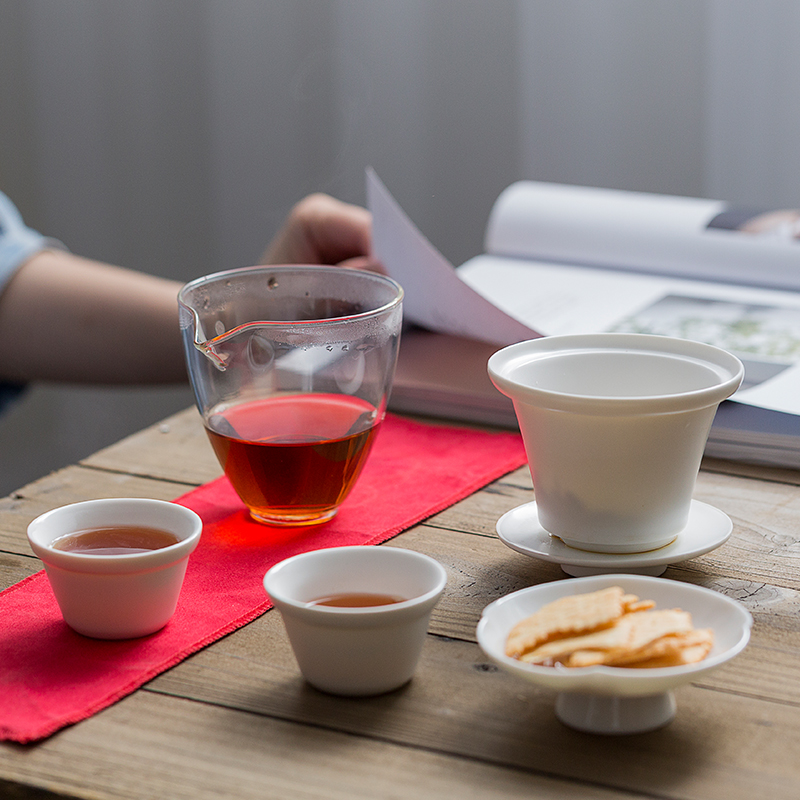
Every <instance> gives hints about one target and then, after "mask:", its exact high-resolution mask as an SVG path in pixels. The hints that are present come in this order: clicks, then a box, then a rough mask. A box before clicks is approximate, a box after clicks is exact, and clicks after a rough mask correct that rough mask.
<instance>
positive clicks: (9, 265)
mask: <svg viewBox="0 0 800 800" xmlns="http://www.w3.org/2000/svg"><path fill="white" fill-rule="evenodd" d="M48 247H57V248H60V249H63V247H64V246H63V245H62V244H60V243H59V242H56V241H54V240H53V239H48V238H46V237H44V236H42V234H41V233H38V232H37V231H35V230H32V229H31V228H29V227H27V226H26V225H25V223H24V222H23V220H22V217H21V216H20V213H19V211H17V208H16V206H15V205H14V204H13V203H12V202H11V200H9V199H8V197H6V195H4V194H3V193H2V192H0V292H2V290H3V289H4V288H5V286H6V284H7V283H8V282H9V281H10V280H11V278H12V276H13V275H14V273H15V272H16V271H17V269H18V268H19V267H20V266H22V264H23V263H24V262H25V261H27V260H28V259H29V258H30V257H31V256H33V255H35V254H36V253H38V252H39V251H40V250H45V249H47V248H48Z"/></svg>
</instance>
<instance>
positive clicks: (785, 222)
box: [485, 181, 800, 290]
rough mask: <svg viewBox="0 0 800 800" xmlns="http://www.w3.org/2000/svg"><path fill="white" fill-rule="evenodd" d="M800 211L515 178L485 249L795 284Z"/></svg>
mask: <svg viewBox="0 0 800 800" xmlns="http://www.w3.org/2000/svg"><path fill="white" fill-rule="evenodd" d="M798 237H800V212H798V211H795V210H787V211H780V212H771V211H763V210H759V209H737V208H734V207H730V206H729V205H727V204H726V203H724V202H722V201H718V200H703V199H697V198H689V197H673V196H668V195H657V194H647V193H643V192H628V191H620V190H614V189H598V188H592V187H581V186H568V185H562V184H552V183H540V182H536V181H520V182H518V183H515V184H512V185H511V186H510V187H508V188H507V189H506V190H505V191H504V192H503V193H502V194H501V195H500V197H499V198H498V199H497V201H496V203H495V205H494V207H493V209H492V212H491V215H490V218H489V222H488V226H487V231H486V240H485V244H486V252H487V253H489V254H493V255H504V256H512V257H518V258H535V259H539V260H544V261H553V262H558V263H567V264H584V265H593V266H601V267H605V268H610V269H617V270H627V271H633V272H645V273H657V274H664V275H671V276H675V277H688V278H692V279H700V280H708V281H721V282H724V283H737V284H745V285H753V286H763V287H770V288H778V289H790V290H798V289H800V241H799V240H798Z"/></svg>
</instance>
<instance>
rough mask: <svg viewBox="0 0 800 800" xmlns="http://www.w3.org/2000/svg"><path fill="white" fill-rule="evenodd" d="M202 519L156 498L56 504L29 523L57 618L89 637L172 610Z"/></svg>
mask: <svg viewBox="0 0 800 800" xmlns="http://www.w3.org/2000/svg"><path fill="white" fill-rule="evenodd" d="M202 530H203V522H202V520H201V519H200V517H199V516H198V515H197V514H195V513H194V511H191V510H190V509H188V508H184V507H183V506H180V505H177V504H176V503H168V502H165V501H163V500H151V499H142V498H108V499H102V500H88V501H85V502H82V503H73V504H72V505H67V506H62V507H60V508H56V509H53V510H52V511H48V512H47V513H45V514H42V515H41V516H39V517H37V518H36V519H35V520H33V522H31V523H30V525H29V526H28V542H29V543H30V546H31V549H32V550H33V552H34V553H35V554H36V555H37V556H38V557H39V558H40V559H41V560H42V562H43V563H44V568H45V571H46V573H47V577H48V579H49V581H50V585H51V586H52V589H53V594H54V595H55V597H56V601H57V602H58V605H59V608H60V609H61V614H62V616H63V617H64V621H65V622H66V623H67V625H69V626H70V627H71V628H72V629H73V630H75V631H77V632H78V633H81V634H83V635H85V636H91V637H93V638H96V639H133V638H136V637H139V636H147V635H148V634H151V633H155V632H156V631H158V630H160V629H161V628H163V627H164V626H165V625H166V624H167V622H168V621H169V620H170V618H171V617H172V615H173V614H174V612H175V608H176V606H177V603H178V596H179V595H180V591H181V587H182V585H183V578H184V575H185V573H186V566H187V563H188V561H189V555H190V554H191V553H192V552H193V551H194V549H195V548H196V547H197V545H198V543H199V541H200V534H201V533H202Z"/></svg>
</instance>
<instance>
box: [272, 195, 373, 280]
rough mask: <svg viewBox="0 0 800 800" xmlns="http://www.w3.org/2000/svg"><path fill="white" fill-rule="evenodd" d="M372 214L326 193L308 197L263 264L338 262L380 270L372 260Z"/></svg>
mask: <svg viewBox="0 0 800 800" xmlns="http://www.w3.org/2000/svg"><path fill="white" fill-rule="evenodd" d="M371 234H372V217H371V215H370V213H369V211H367V210H366V209H365V208H361V207H360V206H355V205H351V204H350V203H343V202H342V201H341V200H336V199H335V198H333V197H330V196H328V195H326V194H311V195H308V197H305V198H304V199H303V200H301V201H300V202H299V203H297V205H295V206H294V208H293V209H292V210H291V212H290V213H289V216H288V217H287V218H286V221H285V222H284V224H283V227H282V228H281V230H280V231H278V233H277V234H276V236H275V238H274V239H273V240H272V242H270V244H269V246H268V247H267V249H266V250H265V251H264V254H263V255H262V257H261V263H262V264H339V265H341V266H347V267H358V268H362V269H379V268H378V267H377V266H376V264H375V263H374V262H373V261H372V260H371V259H370V244H371Z"/></svg>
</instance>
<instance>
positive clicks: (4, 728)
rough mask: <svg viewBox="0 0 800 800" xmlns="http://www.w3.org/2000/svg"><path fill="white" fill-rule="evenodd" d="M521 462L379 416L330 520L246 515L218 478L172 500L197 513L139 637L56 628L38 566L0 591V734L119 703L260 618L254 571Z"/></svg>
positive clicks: (477, 443)
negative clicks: (198, 527)
mask: <svg viewBox="0 0 800 800" xmlns="http://www.w3.org/2000/svg"><path fill="white" fill-rule="evenodd" d="M524 463H525V452H524V449H523V446H522V440H521V438H520V436H519V435H518V434H516V433H486V432H482V431H475V430H467V429H461V428H451V427H445V426H440V425H425V424H421V423H417V422H412V421H410V420H406V419H402V418H399V417H394V416H392V415H389V416H387V418H386V421H385V422H384V424H383V425H382V429H381V431H380V434H379V435H378V438H377V440H376V442H375V446H374V449H373V451H372V453H371V455H370V458H369V461H368V462H367V465H366V467H365V469H364V472H363V473H362V475H361V478H360V479H359V482H358V483H357V484H356V487H355V489H354V490H353V492H352V494H351V495H350V497H349V498H348V499H347V500H346V501H345V503H344V504H343V505H342V507H341V509H340V511H339V513H338V515H337V516H336V517H335V518H334V519H333V520H332V521H331V522H329V523H327V524H325V525H321V526H319V527H317V528H314V527H311V528H307V527H306V528H285V529H281V528H270V527H267V526H264V525H260V524H258V523H256V522H253V521H252V520H251V519H250V517H249V516H248V514H247V512H246V510H245V508H244V506H243V505H242V503H241V501H240V500H239V498H238V497H237V496H236V494H235V492H234V491H233V489H232V488H231V486H230V484H229V483H228V481H227V479H226V478H219V479H217V480H216V481H213V482H211V483H209V484H207V485H205V486H201V487H200V488H198V489H195V490H194V491H191V492H189V493H188V494H186V495H184V496H183V497H180V498H178V499H177V500H176V501H175V502H177V503H181V504H182V505H185V506H187V507H189V508H191V509H193V510H194V511H196V512H197V513H198V514H199V515H200V516H201V517H202V519H203V523H204V527H203V535H202V538H201V541H200V544H199V546H198V547H197V549H196V550H195V552H194V553H193V554H192V556H191V558H190V560H189V567H188V569H187V571H186V579H185V581H184V585H183V590H182V592H181V597H180V600H179V603H178V608H177V610H176V612H175V616H174V617H173V618H172V620H170V622H169V623H168V624H167V626H166V627H165V628H163V629H162V630H161V631H159V632H158V633H155V634H152V635H151V636H146V637H143V638H141V639H129V640H125V641H118V642H114V641H100V640H95V639H89V638H87V637H84V636H81V635H80V634H77V633H75V632H73V631H72V630H71V629H70V628H69V627H67V625H66V624H65V623H64V621H63V619H62V617H61V614H60V612H59V609H58V605H57V604H56V601H55V598H54V597H53V594H52V591H51V589H50V583H49V581H48V580H47V577H46V575H45V574H44V572H43V571H42V572H39V573H37V574H35V575H32V576H30V577H29V578H26V579H25V580H23V581H21V582H20V583H18V584H16V585H14V586H12V587H10V588H9V589H6V590H5V591H4V592H2V593H0V626H1V627H0V630H2V634H0V739H10V740H14V741H17V742H30V741H34V740H36V739H41V738H44V737H46V736H49V735H50V734H52V733H54V732H55V731H57V730H58V729H59V728H62V727H63V726H65V725H68V724H71V723H74V722H78V721H79V720H81V719H84V718H86V717H88V716H90V715H92V714H94V713H96V712H97V711H99V710H101V709H103V708H105V707H106V706H108V705H110V704H111V703H113V702H115V701H116V700H119V699H120V698H122V697H124V696H125V695H127V694H129V693H130V692H132V691H133V690H134V689H136V688H138V687H139V686H141V685H142V684H143V683H145V682H146V681H148V680H150V679H151V678H153V677H155V676H156V675H158V674H159V673H160V672H163V671H164V670H166V669H168V668H169V667H171V666H173V665H174V664H177V663H178V662H179V661H181V660H182V659H184V658H186V656H188V655H190V654H191V653H193V652H195V651H197V650H199V649H200V648H202V647H204V646H205V645H207V644H210V643H211V642H213V641H215V640H216V639H218V638H220V637H221V636H223V635H225V634H226V633H229V632H230V631H233V630H235V629H236V628H239V627H241V626H242V625H244V624H246V623H247V622H250V621H251V620H252V619H254V618H255V617H257V616H259V615H260V614H262V613H264V612H265V611H266V610H267V609H268V608H269V607H270V605H271V604H270V603H269V601H268V600H267V597H266V595H265V594H264V589H263V585H262V582H261V581H262V578H263V576H264V573H265V572H266V571H267V570H268V569H269V568H270V567H271V566H272V565H273V564H276V563H277V562H278V561H281V560H283V559H284V558H288V557H289V556H291V555H294V554H296V553H300V552H304V551H306V550H316V549H319V548H323V547H337V546H343V545H353V544H362V545H363V544H378V543H380V542H384V541H386V540H387V539H389V538H391V537H392V536H395V535H396V534H398V533H400V532H401V531H402V530H405V529H406V528H408V527H410V526H411V525H414V524H415V523H417V522H419V521H420V520H422V519H425V518H426V517H429V516H430V515H432V514H435V513H437V512H438V511H441V510H442V509H444V508H447V507H448V506H450V505H452V504H453V503H455V502H456V501H458V500H460V499H462V498H464V497H466V496H467V495H469V494H471V493H472V492H474V491H476V490H477V489H479V488H481V487H482V486H485V485H486V484H487V483H489V482H491V481H492V480H494V479H496V478H498V477H500V476H501V475H504V474H506V473H507V472H510V471H511V470H513V469H516V468H517V467H520V466H522V464H524Z"/></svg>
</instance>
